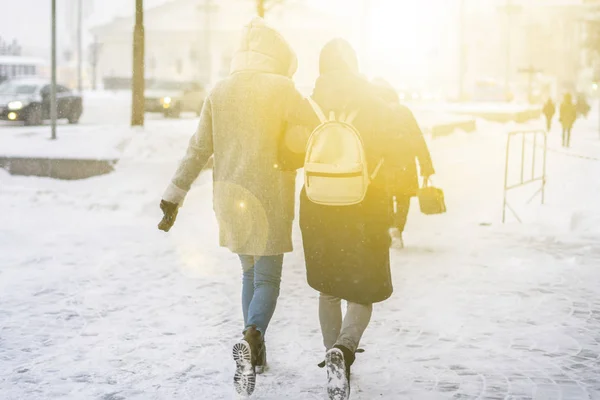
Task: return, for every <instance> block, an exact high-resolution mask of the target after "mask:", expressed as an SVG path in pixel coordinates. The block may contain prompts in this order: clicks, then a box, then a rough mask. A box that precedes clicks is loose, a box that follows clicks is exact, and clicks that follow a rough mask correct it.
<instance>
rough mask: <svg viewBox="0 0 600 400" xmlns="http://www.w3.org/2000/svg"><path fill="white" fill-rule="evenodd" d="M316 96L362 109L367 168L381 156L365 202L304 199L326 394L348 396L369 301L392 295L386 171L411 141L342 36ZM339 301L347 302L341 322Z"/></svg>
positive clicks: (338, 106) (329, 104) (330, 107)
mask: <svg viewBox="0 0 600 400" xmlns="http://www.w3.org/2000/svg"><path fill="white" fill-rule="evenodd" d="M312 98H313V100H314V101H315V102H316V103H317V104H318V105H319V106H320V108H321V109H322V110H323V111H324V113H325V115H329V114H330V112H334V113H335V114H336V115H340V114H341V113H342V112H351V111H355V110H357V111H358V114H357V116H356V119H355V120H354V123H353V125H354V127H355V128H356V129H357V131H358V132H359V133H360V135H361V138H362V140H363V143H364V148H365V152H366V155H367V161H368V165H369V166H371V167H370V170H371V171H373V169H374V166H375V165H377V164H378V162H379V161H380V160H382V159H383V160H384V164H383V168H382V170H381V171H380V173H379V174H378V175H377V176H376V177H375V178H374V179H373V181H372V183H371V185H370V186H369V188H368V191H367V194H366V197H365V199H364V201H363V202H362V203H359V204H357V205H350V206H326V205H319V204H316V203H313V202H311V201H310V200H309V199H308V197H307V196H306V193H305V190H303V191H302V194H301V198H300V228H301V230H302V239H303V242H304V253H305V259H306V271H307V279H308V283H309V285H310V286H311V287H313V288H314V289H315V290H317V291H319V292H320V301H319V319H320V323H321V331H322V334H323V341H324V344H325V348H326V350H327V355H326V365H327V371H328V377H329V382H330V385H329V387H328V391H329V393H330V395H333V394H338V395H340V396H342V397H340V398H346V397H344V396H346V395H348V394H349V390H350V389H349V388H350V386H349V373H350V365H351V364H352V363H353V361H354V354H355V352H356V350H357V348H358V345H359V342H360V339H361V337H362V335H363V332H364V331H365V329H366V328H367V325H368V324H369V321H370V318H371V313H372V309H373V306H372V304H373V303H377V302H381V301H383V300H386V299H387V298H389V297H390V296H391V294H392V279H391V274H390V259H389V246H390V237H389V234H388V229H389V227H390V224H391V222H392V221H391V220H392V214H391V207H390V202H389V193H388V191H387V189H386V188H387V186H386V179H385V171H384V170H385V169H386V163H387V160H388V158H390V159H391V158H392V157H395V156H396V155H397V154H398V153H399V152H400V151H405V150H406V147H407V146H408V142H407V141H406V140H405V138H404V137H403V135H402V132H403V126H404V121H403V119H402V118H401V114H400V113H397V112H395V111H394V110H392V108H390V107H389V106H388V105H387V104H386V103H385V102H384V101H383V100H382V99H380V98H379V96H378V95H377V92H376V90H375V88H374V86H373V85H371V84H370V83H369V82H368V81H366V80H365V79H364V78H363V77H361V76H360V75H359V71H358V61H357V57H356V53H355V52H354V50H353V49H352V47H351V45H350V44H349V43H348V42H346V41H344V40H342V39H335V40H333V41H331V42H329V43H328V44H327V45H325V47H324V48H323V50H322V52H321V56H320V77H319V78H318V80H317V82H316V84H315V88H314V92H313V95H312ZM309 128H314V126H311V127H309ZM286 141H287V140H286ZM341 300H346V301H347V302H348V308H347V312H346V315H345V317H344V318H343V319H342V309H341Z"/></svg>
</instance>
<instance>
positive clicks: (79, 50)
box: [77, 0, 83, 93]
mask: <svg viewBox="0 0 600 400" xmlns="http://www.w3.org/2000/svg"><path fill="white" fill-rule="evenodd" d="M81 2H82V0H78V2H77V55H78V56H77V90H79V93H81V92H83V82H82V71H81V70H82V64H83V40H82V37H81V36H82V35H83V31H82V24H83V11H82V9H81V7H82V6H81Z"/></svg>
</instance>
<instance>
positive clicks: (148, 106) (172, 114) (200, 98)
mask: <svg viewBox="0 0 600 400" xmlns="http://www.w3.org/2000/svg"><path fill="white" fill-rule="evenodd" d="M205 98H206V91H205V89H204V87H203V86H202V85H201V84H199V83H197V82H156V83H154V84H152V85H151V86H149V87H148V88H146V93H145V111H146V112H160V113H163V114H164V116H165V117H167V118H179V115H180V114H181V113H182V112H186V111H191V112H194V113H196V115H200V112H201V111H202V105H203V104H204V99H205Z"/></svg>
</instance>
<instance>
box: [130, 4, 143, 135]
mask: <svg viewBox="0 0 600 400" xmlns="http://www.w3.org/2000/svg"><path fill="white" fill-rule="evenodd" d="M144 44H145V39H144V0H135V27H134V30H133V79H132V90H131V93H132V99H131V126H143V125H144Z"/></svg>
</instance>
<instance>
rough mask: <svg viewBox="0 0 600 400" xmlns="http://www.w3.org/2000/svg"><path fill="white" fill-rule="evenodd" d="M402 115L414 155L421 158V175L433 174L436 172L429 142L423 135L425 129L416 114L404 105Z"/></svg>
mask: <svg viewBox="0 0 600 400" xmlns="http://www.w3.org/2000/svg"><path fill="white" fill-rule="evenodd" d="M402 115H403V119H404V123H405V125H406V132H407V134H408V135H409V139H410V141H411V147H412V149H413V151H414V155H415V156H416V157H417V159H418V160H419V167H420V169H421V176H431V175H433V174H435V169H434V168H433V162H432V161H431V154H430V153H429V148H428V147H427V143H426V142H425V138H424V137H423V131H421V128H420V127H419V124H418V123H417V120H416V119H415V116H414V114H413V113H412V111H410V110H409V109H408V108H407V107H402Z"/></svg>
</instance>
